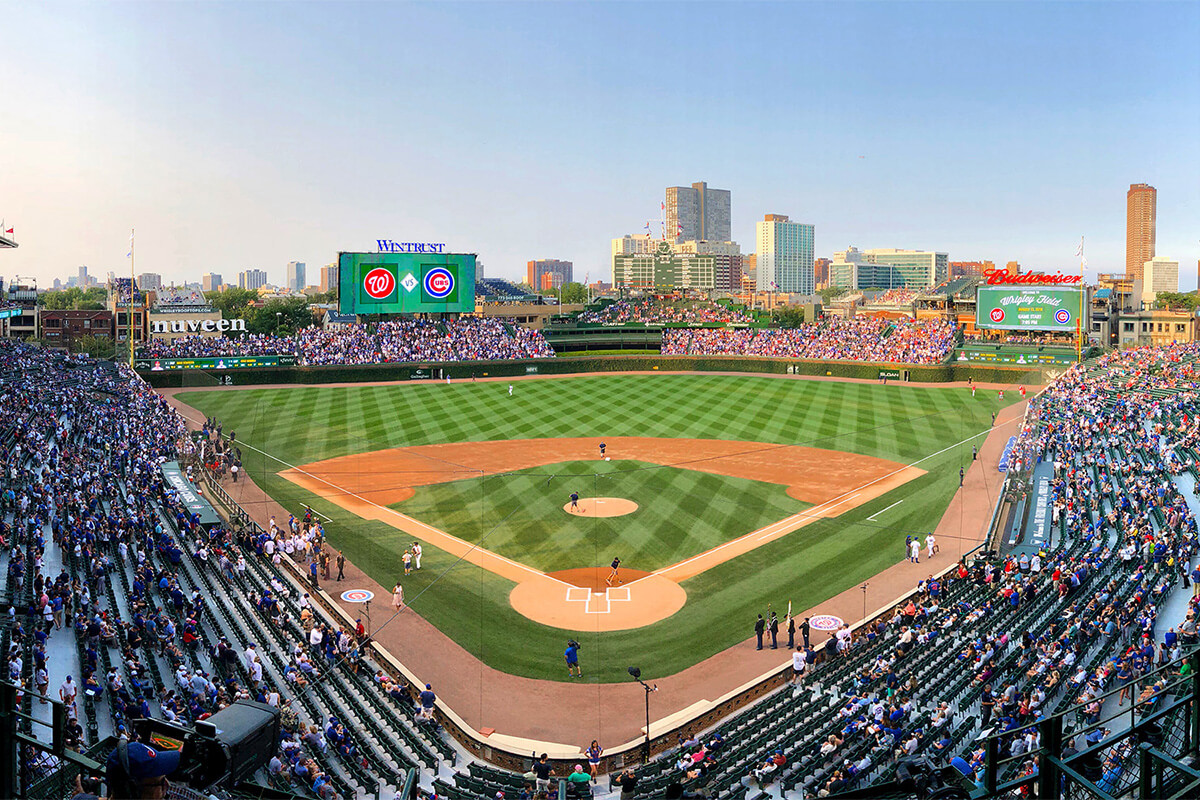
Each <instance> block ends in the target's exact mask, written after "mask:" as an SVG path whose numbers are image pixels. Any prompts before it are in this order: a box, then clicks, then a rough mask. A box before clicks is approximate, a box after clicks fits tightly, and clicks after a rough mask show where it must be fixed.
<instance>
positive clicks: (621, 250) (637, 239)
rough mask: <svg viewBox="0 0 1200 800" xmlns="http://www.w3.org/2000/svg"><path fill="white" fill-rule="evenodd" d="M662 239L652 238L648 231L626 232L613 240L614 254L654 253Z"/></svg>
mask: <svg viewBox="0 0 1200 800" xmlns="http://www.w3.org/2000/svg"><path fill="white" fill-rule="evenodd" d="M659 241H661V240H660V239H654V238H651V236H650V234H648V233H634V234H628V233H627V234H625V235H624V236H622V237H621V238H620V239H613V240H612V254H613V255H614V256H632V255H637V254H639V253H653V252H654V251H655V249H656V248H657V247H658V243H659Z"/></svg>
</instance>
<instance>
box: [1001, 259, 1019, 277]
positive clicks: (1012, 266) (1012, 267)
mask: <svg viewBox="0 0 1200 800" xmlns="http://www.w3.org/2000/svg"><path fill="white" fill-rule="evenodd" d="M1004 271H1005V272H1007V273H1008V274H1009V275H1020V274H1021V262H1019V261H1010V262H1008V263H1007V264H1005V265H1004Z"/></svg>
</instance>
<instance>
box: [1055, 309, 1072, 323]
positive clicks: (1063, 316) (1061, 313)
mask: <svg viewBox="0 0 1200 800" xmlns="http://www.w3.org/2000/svg"><path fill="white" fill-rule="evenodd" d="M1054 321H1055V322H1057V323H1058V324H1059V325H1066V324H1067V323H1068V322H1070V321H1071V312H1070V311H1067V310H1066V309H1065V308H1060V309H1059V310H1058V311H1055V312H1054Z"/></svg>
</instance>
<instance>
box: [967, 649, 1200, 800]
mask: <svg viewBox="0 0 1200 800" xmlns="http://www.w3.org/2000/svg"><path fill="white" fill-rule="evenodd" d="M1185 666H1186V667H1187V669H1186V670H1184V667H1185ZM1142 687H1152V691H1151V692H1150V693H1149V694H1148V695H1147V696H1146V697H1138V698H1131V702H1130V705H1129V708H1128V709H1125V708H1123V707H1122V706H1121V705H1118V707H1117V710H1116V711H1115V712H1113V713H1111V714H1109V715H1108V716H1107V717H1103V718H1100V715H1097V717H1096V718H1095V719H1087V718H1086V716H1085V714H1086V712H1085V708H1086V705H1089V704H1091V703H1095V702H1098V703H1100V704H1101V707H1103V704H1104V702H1105V701H1106V700H1109V699H1111V698H1112V697H1113V696H1114V695H1118V694H1120V693H1122V692H1127V691H1128V692H1134V693H1136V692H1138V691H1139V688H1142ZM1126 716H1128V718H1129V725H1128V727H1127V728H1125V729H1124V730H1123V731H1121V732H1120V733H1117V734H1108V733H1107V732H1108V731H1109V728H1108V727H1107V726H1108V725H1109V724H1114V725H1115V724H1116V723H1119V722H1121V721H1123V718H1124V717H1126ZM1081 720H1082V721H1083V724H1079V723H1080V721H1081ZM1031 731H1032V732H1036V734H1037V735H1038V737H1039V746H1038V747H1037V748H1036V749H1034V750H1032V751H1030V752H1028V753H1022V754H1020V755H1015V756H1014V755H1008V756H1004V755H1002V744H1003V742H1004V741H1005V740H1006V739H1015V738H1016V737H1019V736H1022V735H1023V734H1025V733H1026V732H1031ZM1089 734H1092V735H1093V737H1094V743H1091V744H1088V745H1087V746H1085V747H1083V748H1082V749H1080V750H1078V751H1076V750H1075V749H1074V748H1068V747H1067V745H1068V744H1069V742H1070V740H1071V739H1074V738H1077V737H1084V739H1085V741H1086V740H1087V739H1088V737H1089ZM1198 746H1200V649H1194V650H1192V651H1191V652H1190V653H1188V654H1187V655H1186V656H1184V657H1183V658H1181V659H1180V660H1178V661H1175V662H1171V663H1169V664H1166V665H1164V666H1162V667H1159V668H1158V669H1156V670H1153V671H1151V672H1148V673H1147V674H1145V675H1143V676H1141V677H1140V678H1138V679H1136V680H1135V681H1133V682H1132V683H1130V684H1129V686H1125V687H1121V686H1118V687H1116V688H1113V689H1110V690H1109V691H1107V692H1105V693H1103V694H1101V695H1098V696H1097V697H1095V698H1093V699H1091V700H1089V701H1087V703H1086V704H1083V703H1081V704H1079V705H1076V706H1073V707H1072V708H1069V709H1067V710H1066V711H1063V712H1060V713H1058V714H1054V715H1052V716H1050V717H1047V718H1046V719H1042V720H1038V721H1037V722H1034V723H1031V724H1029V725H1025V726H1022V727H1020V728H1015V729H1013V730H1009V731H1005V732H1003V733H998V734H994V735H992V736H990V737H989V738H988V739H987V740H986V741H985V743H984V747H985V748H986V756H985V759H984V764H983V769H982V771H981V772H982V774H981V776H980V784H981V785H980V788H979V789H978V790H977V791H976V792H975V794H974V795H973V797H975V798H992V797H1013V796H1020V795H1025V794H1032V795H1033V796H1036V797H1039V798H1043V799H1045V798H1049V799H1050V800H1060V798H1072V799H1073V798H1096V800H1116V798H1118V797H1121V796H1123V795H1126V794H1128V793H1129V792H1130V791H1134V790H1135V788H1137V796H1139V797H1144V798H1172V797H1181V798H1183V797H1195V796H1197V795H1196V793H1195V787H1196V786H1198V785H1200V771H1197V770H1195V769H1193V768H1192V767H1190V766H1187V765H1185V764H1183V763H1181V761H1180V759H1181V758H1183V757H1187V756H1194V755H1195V754H1196V753H1197V748H1198ZM1005 774H1007V775H1009V776H1011V777H1008V778H1007V779H1004V776H1005Z"/></svg>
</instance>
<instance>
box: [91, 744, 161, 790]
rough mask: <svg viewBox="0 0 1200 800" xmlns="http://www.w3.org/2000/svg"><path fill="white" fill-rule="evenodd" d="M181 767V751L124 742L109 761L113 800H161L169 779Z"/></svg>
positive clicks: (109, 777) (109, 781) (107, 778)
mask: <svg viewBox="0 0 1200 800" xmlns="http://www.w3.org/2000/svg"><path fill="white" fill-rule="evenodd" d="M178 767H179V751H178V750H156V749H154V748H153V747H147V746H146V745H144V744H142V743H141V742H129V741H125V740H122V741H121V742H119V743H118V744H117V747H116V749H115V750H113V752H112V755H111V756H109V758H108V773H107V776H106V779H105V783H107V784H108V794H109V798H110V800H162V798H164V797H166V796H167V791H168V789H169V788H170V784H169V783H168V782H167V776H168V775H170V774H171V773H172V772H174V771H175V770H176V769H177V768H178Z"/></svg>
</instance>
